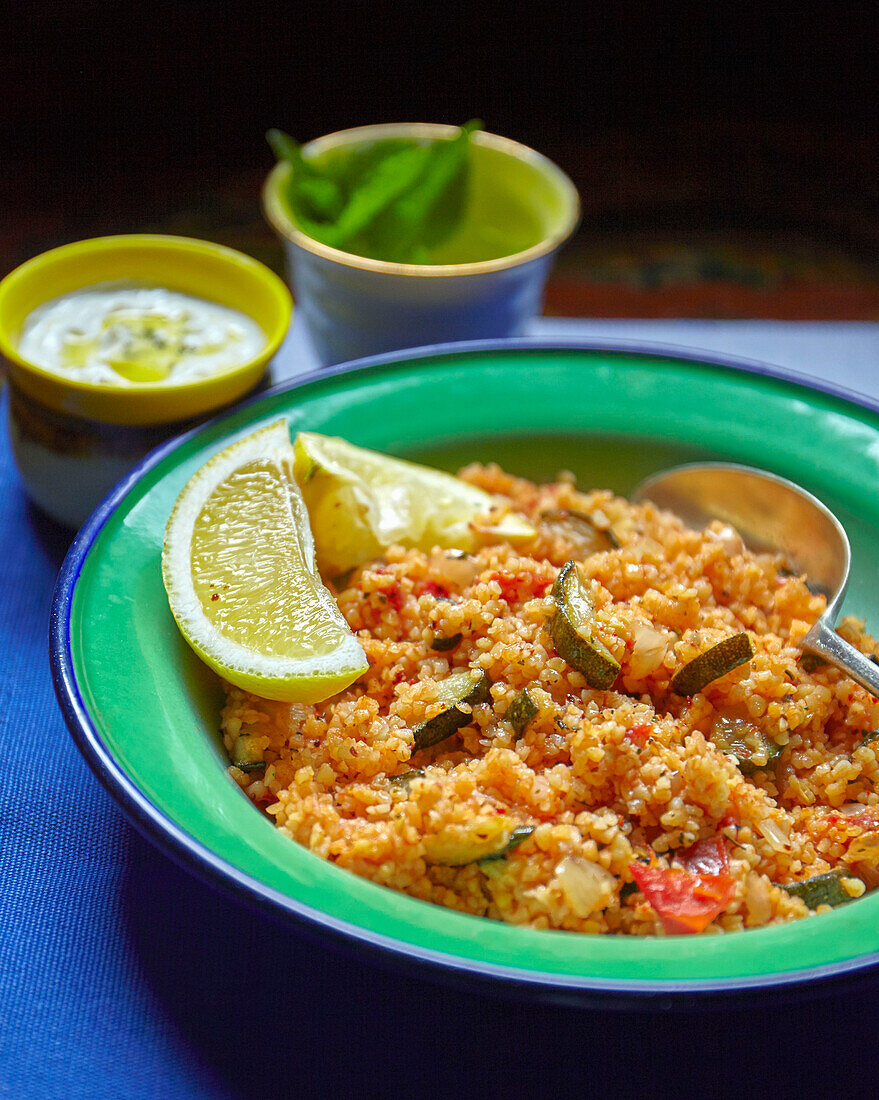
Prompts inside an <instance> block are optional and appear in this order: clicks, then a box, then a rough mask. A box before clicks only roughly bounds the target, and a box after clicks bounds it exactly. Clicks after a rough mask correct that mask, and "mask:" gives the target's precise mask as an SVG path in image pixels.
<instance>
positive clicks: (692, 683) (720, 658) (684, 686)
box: [671, 631, 754, 695]
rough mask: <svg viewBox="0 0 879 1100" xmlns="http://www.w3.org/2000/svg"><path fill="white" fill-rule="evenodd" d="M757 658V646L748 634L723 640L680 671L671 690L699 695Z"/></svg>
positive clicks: (734, 635)
mask: <svg viewBox="0 0 879 1100" xmlns="http://www.w3.org/2000/svg"><path fill="white" fill-rule="evenodd" d="M753 656H754V646H753V645H752V644H751V639H750V638H749V637H748V635H747V634H746V633H745V632H744V631H742V632H741V633H740V634H733V635H731V636H730V637H729V638H723V639H721V641H719V642H718V643H717V644H716V645H713V646H711V648H710V649H706V650H705V652H704V653H700V654H699V656H698V657H694V658H693V660H692V661H688V662H687V663H686V664H685V665H684V666H683V668H679V669H678V671H677V672H676V673H675V674H674V676H673V677H672V681H671V690H672V691H673V692H674V693H675V694H676V695H695V694H696V693H697V692H699V691H701V690H702V689H703V688H704V687H707V686H708V684H710V683H712V682H713V681H714V680H718V679H720V677H721V676H725V675H726V674H727V673H728V672H732V670H733V669H734V668H738V667H739V665H743V664H745V662H746V661H750V660H751V658H752V657H753Z"/></svg>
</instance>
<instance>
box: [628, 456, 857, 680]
mask: <svg viewBox="0 0 879 1100" xmlns="http://www.w3.org/2000/svg"><path fill="white" fill-rule="evenodd" d="M632 499H633V500H635V501H641V500H652V501H653V503H654V504H658V505H659V507H660V508H667V509H668V510H669V511H672V512H674V513H675V514H676V515H678V516H680V518H681V519H682V520H683V521H684V523H686V524H688V525H689V526H691V527H695V528H697V529H701V528H702V527H704V526H705V525H706V524H707V523H709V522H710V521H711V520H712V519H719V520H721V521H722V522H724V523H729V524H731V525H732V526H733V527H734V528H735V529H736V530H737V531H738V533H739V534H740V535H741V537H742V540H743V541H744V542H745V544H746V545H747V546H748V547H749V548H750V549H751V550H755V551H757V552H769V553H781V554H784V556H785V557H786V558H787V560H788V563H789V564H790V566H791V568H792V569H793V570H794V571H795V572H797V573H804V574H805V576H806V580H807V582H808V584H809V587H810V589H812V590H813V591H815V592H818V593H820V594H821V595H823V596H825V597H826V598H827V609H826V610H825V612H824V614H823V615H822V616H821V617H820V618H819V619H818V621H817V622H816V623H815V625H814V626H813V627H812V629H811V630H810V631H809V633H808V634H807V635H806V636H805V638H803V640H802V642H801V643H800V644H801V646H802V648H803V649H805V650H808V651H809V652H810V653H815V654H817V655H818V656H819V657H823V658H824V660H825V661H829V662H830V663H831V664H832V665H836V667H837V668H839V669H842V671H843V672H845V673H846V674H847V675H849V676H851V678H852V679H853V680H856V681H857V683H859V684H860V685H861V686H862V687H865V688H866V689H867V691H869V692H871V693H872V694H873V695H876V696H879V667H877V665H875V664H874V663H873V662H872V661H871V660H870V659H869V658H868V657H865V656H864V654H863V653H861V652H860V651H859V650H857V649H855V647H854V646H853V645H850V644H849V643H848V642H846V641H845V640H844V639H843V638H840V636H839V635H838V634H837V633H836V631H835V630H834V629H833V625H834V623H835V622H836V617H837V615H838V614H839V610H840V608H841V607H842V602H843V599H844V598H845V590H846V586H847V585H848V576H849V567H850V564H851V547H850V546H849V541H848V536H847V535H846V533H845V530H844V529H843V526H842V524H841V523H840V522H839V520H838V519H837V518H836V516H835V515H833V513H832V512H831V511H830V510H829V509H828V508H826V507H825V506H824V505H823V504H822V503H821V501H820V500H818V499H817V498H816V497H813V496H812V494H811V493H807V492H806V490H805V489H801V488H800V486H799V485H795V484H794V483H793V482H792V481H786V480H785V479H784V478H781V477H776V476H775V475H774V474H769V473H766V472H765V471H764V470H755V469H752V468H751V467H750V466H737V465H735V464H732V463H727V462H706V463H702V464H692V465H687V466H676V467H674V468H673V469H671V470H664V471H663V472H662V473H658V474H654V475H653V476H652V477H649V478H647V479H646V481H643V482H642V483H641V484H640V485H639V486H638V488H637V489H636V490H635V492H634V493H633V494H632Z"/></svg>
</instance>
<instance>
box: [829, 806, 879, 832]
mask: <svg viewBox="0 0 879 1100" xmlns="http://www.w3.org/2000/svg"><path fill="white" fill-rule="evenodd" d="M827 816H828V817H830V814H828V815H827ZM839 817H840V818H841V819H842V820H843V821H845V822H846V823H847V824H849V825H855V826H856V827H857V828H858V829H860V830H861V831H862V832H867V831H868V830H870V829H879V810H872V809H870V808H869V807H868V808H866V809H863V810H858V812H857V813H854V814H840V815H839Z"/></svg>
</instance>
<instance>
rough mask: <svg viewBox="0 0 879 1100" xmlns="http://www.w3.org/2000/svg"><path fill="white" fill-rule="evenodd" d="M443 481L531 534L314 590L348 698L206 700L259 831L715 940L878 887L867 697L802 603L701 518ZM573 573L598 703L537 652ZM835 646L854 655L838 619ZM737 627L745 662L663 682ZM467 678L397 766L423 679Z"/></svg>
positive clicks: (404, 887)
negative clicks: (486, 501) (259, 820)
mask: <svg viewBox="0 0 879 1100" xmlns="http://www.w3.org/2000/svg"><path fill="white" fill-rule="evenodd" d="M460 476H461V477H462V478H463V479H464V480H466V481H467V482H469V483H471V484H473V485H476V486H478V487H480V488H482V489H485V490H486V491H488V492H489V493H493V494H501V495H503V496H505V497H507V498H508V499H509V500H510V502H511V505H512V507H513V508H514V509H516V510H518V511H519V512H521V513H523V514H524V515H525V516H527V517H529V519H531V521H532V522H533V523H534V524H535V526H536V527H537V530H538V536H537V539H536V540H535V541H534V542H533V543H532V544H531V545H530V546H528V547H527V549H524V550H523V549H522V548H521V547H520V548H519V549H518V550H517V549H514V548H513V547H512V546H510V545H507V544H501V545H494V546H488V547H485V548H482V549H480V550H478V551H474V552H473V553H471V554H466V555H465V554H460V553H457V552H455V551H448V550H445V551H440V550H434V551H433V552H431V553H423V552H421V551H418V550H410V549H404V548H402V547H399V546H397V547H391V548H390V549H389V550H388V551H387V552H386V554H385V555H384V556H383V557H382V558H380V559H378V560H376V561H374V562H371V563H369V564H367V565H365V566H363V567H361V568H359V569H357V570H356V571H354V572H353V573H352V574H351V575H350V576H349V577H346V578H340V579H337V582H336V585H335V591H336V596H337V599H338V603H339V607H340V608H341V610H342V613H343V614H344V616H345V618H346V619H347V621H348V623H349V625H350V626H351V628H352V629H353V630H354V631H355V632H356V633H357V637H358V640H359V641H360V643H361V644H362V645H363V647H364V649H365V651H366V654H367V657H368V659H369V669H368V671H367V672H366V673H365V674H364V675H363V676H361V677H360V679H359V680H358V681H357V682H356V683H354V684H353V685H352V686H351V687H350V688H348V689H347V690H346V691H344V692H342V693H341V694H339V695H337V696H335V697H334V698H332V699H330V700H328V701H326V702H323V703H317V704H313V705H308V706H304V705H296V704H289V703H278V702H271V701H268V700H264V699H260V698H257V697H255V696H253V695H248V694H246V693H244V692H242V691H241V690H239V689H237V688H232V687H227V688H226V693H227V694H226V705H225V707H224V710H223V714H222V731H223V736H224V740H225V744H226V748H227V749H228V750H229V752H230V754H231V755H232V758H233V759H236V760H239V761H241V760H243V759H246V760H248V761H250V763H249V764H247V765H246V766H245V767H236V766H234V765H233V766H232V767H231V769H230V771H231V774H232V776H233V777H234V779H235V780H236V781H237V782H238V783H239V784H240V785H241V787H242V788H243V789H244V791H245V792H246V793H247V795H249V797H250V798H251V799H252V800H253V801H254V802H255V803H256V805H257V806H259V807H260V808H262V809H263V810H264V812H266V813H267V814H268V815H269V817H270V818H272V819H273V820H274V822H275V823H276V824H277V826H278V828H280V829H281V830H282V831H283V832H284V833H286V834H287V835H288V836H289V837H291V838H292V839H293V840H296V841H297V842H299V843H300V844H302V845H304V846H306V847H307V848H309V849H310V850H311V851H312V852H315V853H316V854H317V855H319V856H322V857H323V858H325V859H327V860H330V861H332V862H333V863H335V864H336V865H337V866H339V867H341V868H345V869H346V870H349V871H353V872H354V873H356V874H358V875H362V876H364V877H366V878H369V879H371V880H372V881H374V882H376V883H379V884H381V885H383V886H387V887H390V888H392V889H395V890H400V891H403V892H404V893H406V894H409V895H411V896H413V897H416V898H421V899H423V900H425V901H431V902H435V903H437V904H439V905H445V906H448V907H450V908H452V909H456V910H459V911H461V912H465V913H470V914H474V915H478V916H483V917H490V918H494V919H497V920H503V921H508V922H510V923H513V924H519V925H529V926H531V927H535V928H556V929H569V930H573V931H578V932H615V933H629V934H638V935H650V934H666V933H675V932H699V931H705V932H731V931H737V930H740V929H745V928H754V927H758V926H764V925H768V924H772V923H777V922H783V921H789V920H795V919H798V918H800V917H804V916H807V915H808V914H809V913H810V912H812V911H814V909H815V908H817V909H818V910H819V911H820V910H821V909H823V908H825V905H824V904H822V903H823V902H824V901H825V900H826V901H827V902H829V903H830V904H836V903H838V902H839V901H841V900H847V899H848V898H855V897H858V896H859V895H861V894H863V893H864V891H865V889H871V888H873V887H874V886H876V885H877V884H879V794H877V776H879V739H876V740H873V739H872V734H873V731H875V730H876V729H877V727H879V702H877V700H876V699H875V698H874V697H873V696H872V695H870V693H869V692H867V691H866V690H865V689H864V688H862V687H860V686H858V685H857V684H855V683H854V682H853V681H852V680H850V679H848V678H847V677H846V676H845V675H844V674H842V673H840V672H839V671H838V670H837V669H835V668H833V667H831V666H829V665H821V664H816V662H815V661H814V659H810V658H808V657H807V655H805V654H804V653H803V652H802V651H801V650H800V649H799V647H798V642H799V641H800V640H801V639H802V638H803V636H804V635H805V634H806V632H807V631H808V629H809V627H810V626H811V625H812V624H813V623H814V622H815V620H816V619H817V618H818V616H819V615H820V614H821V612H822V611H823V609H824V606H825V601H824V598H823V597H820V596H816V595H813V594H812V593H811V592H810V591H809V589H808V587H807V586H806V583H805V580H804V579H803V578H802V577H799V576H793V575H790V573H789V571H788V570H787V568H786V567H785V563H784V561H783V560H782V559H781V558H780V557H773V556H769V555H755V554H753V553H751V552H749V551H748V550H746V549H745V547H744V545H743V544H742V541H741V539H740V538H739V537H738V535H737V534H736V532H735V531H733V530H732V529H731V528H729V527H724V526H722V525H721V524H719V523H714V524H711V525H709V527H707V528H706V529H705V530H704V531H701V532H696V531H692V530H689V529H687V528H686V527H685V526H684V525H683V524H682V523H681V522H680V521H679V520H678V519H677V518H676V517H674V516H672V515H671V514H669V513H667V512H662V511H660V510H658V509H657V508H656V507H655V506H654V505H652V504H650V503H644V504H639V505H632V504H630V503H628V502H627V501H625V500H623V499H621V498H619V497H616V496H614V495H613V494H611V493H610V492H607V491H603V490H594V491H589V492H580V491H578V490H577V488H576V486H575V484H574V482H573V478H571V477H569V476H566V475H561V476H560V479H559V480H558V481H557V482H556V483H554V484H550V485H535V484H533V483H532V482H529V481H526V480H523V479H521V478H516V477H513V476H511V475H508V474H506V473H504V472H503V471H502V470H501V469H500V468H499V467H497V466H477V465H474V466H470V467H467V468H466V469H465V470H463V471H462V472H461V474H460ZM578 516H580V517H582V516H586V517H589V521H590V523H591V525H592V526H593V528H594V533H595V536H596V537H595V538H594V539H591V540H590V538H589V537H588V532H587V533H586V534H584V528H583V526H582V525H579V526H578V524H577V523H576V522H572V521H571V517H575V518H576V517H578ZM572 560H573V561H576V562H577V563H579V567H580V576H581V578H582V582H583V586H584V590H585V591H586V593H587V594H588V597H589V600H590V602H591V603H592V605H593V607H594V619H593V623H592V628H593V630H594V635H595V638H596V640H597V642H599V643H602V644H603V647H606V650H607V651H608V653H609V654H610V655H611V658H612V660H613V661H614V662H616V663H618V664H619V666H620V667H619V673H618V675H616V677H615V679H614V682H613V683H612V685H611V686H610V687H608V688H605V689H596V688H593V687H590V686H589V684H588V683H587V679H586V677H585V676H584V675H583V674H582V672H580V671H577V669H576V668H574V667H572V666H571V665H570V664H569V663H568V662H567V661H566V660H565V659H564V658H563V657H562V656H561V655H560V654H559V652H558V651H557V649H556V646H555V644H554V642H553V636H552V629H551V627H552V622H553V617H554V615H555V614H556V613H557V601H556V599H555V598H554V595H553V591H552V590H553V585H554V583H555V582H556V578H557V576H558V575H559V573H560V571H561V570H562V569H563V567H564V566H565V564H566V563H567V562H569V561H572ZM839 631H840V633H841V634H843V635H844V636H845V637H846V638H847V639H848V640H849V641H850V642H852V643H853V644H854V645H856V646H857V647H858V648H859V649H860V650H861V651H862V652H864V653H866V654H869V655H873V654H874V653H875V652H876V643H875V642H874V640H873V638H871V637H870V636H869V635H867V634H866V633H865V632H864V628H863V624H862V623H860V622H858V621H856V620H855V619H853V618H851V617H850V618H848V619H845V620H844V621H843V622H842V623H841V624H840V626H839ZM742 634H744V635H746V636H747V638H748V639H749V640H750V648H751V649H752V650H753V655H752V656H751V657H750V659H747V660H745V661H744V662H743V663H741V664H739V665H738V666H737V667H735V668H732V669H731V670H730V671H727V672H725V673H724V674H723V675H720V676H719V677H717V678H715V679H713V680H712V681H711V682H709V683H708V684H706V685H705V686H704V687H703V688H702V690H699V691H696V692H695V693H694V694H693V695H692V696H683V695H680V694H678V693H676V692H675V691H674V690H673V688H672V679H673V677H674V676H675V673H676V672H678V671H679V670H680V669H681V668H682V667H683V666H685V665H687V664H688V663H689V662H691V661H693V660H694V658H696V657H698V656H699V655H700V654H702V653H704V652H705V651H706V650H709V649H711V647H713V646H715V645H717V644H718V643H721V642H724V640H725V639H730V638H732V637H733V636H735V635H742ZM466 669H474V670H477V671H479V670H481V671H482V672H484V673H485V675H486V677H487V680H486V681H485V682H486V684H487V685H490V686H488V690H487V693H486V695H485V697H484V698H485V701H483V702H479V701H474V702H473V703H472V705H471V704H470V703H468V702H466V701H461V702H459V703H458V705H457V709H458V711H459V712H461V715H460V718H459V722H461V723H463V725H461V727H460V728H459V729H457V730H455V731H453V732H451V734H450V735H449V736H446V737H445V738H444V739H442V740H440V741H439V742H438V743H437V744H434V745H431V746H429V747H426V748H421V749H417V748H416V747H415V740H416V731H418V730H419V729H422V728H423V727H424V726H425V724H426V723H429V722H431V721H432V720H434V719H435V718H436V716H437V715H439V714H441V713H443V711H444V710H448V703H447V701H446V700H444V697H443V693H442V687H441V685H442V684H443V681H444V680H446V679H447V678H448V677H449V675H450V673H452V672H453V671H455V670H466ZM679 682H680V681H679ZM730 731H732V734H733V735H734V736H733V737H732V741H731V740H730V736H731V734H730ZM736 739H737V740H736ZM732 742H735V743H736V744H739V743H742V742H748V743H749V744H750V745H751V746H752V748H753V747H754V746H756V748H755V749H754V751H753V752H752V753H751V755H750V756H747V754H745V755H743V754H742V753H741V752H739V753H738V755H737V754H736V752H732V751H729V750H730V745H731V743H732ZM724 750H726V751H724ZM761 753H762V755H761ZM819 876H827V877H826V878H823V879H819V885H820V886H821V887H822V889H820V890H819V891H818V892H817V893H814V892H811V893H810V892H809V891H808V890H801V891H800V892H801V893H803V894H804V896H805V898H806V900H803V897H801V896H797V892H796V891H797V889H798V888H797V886H796V885H795V884H797V883H802V882H805V881H807V880H812V879H816V878H818V877H819ZM779 884H785V885H786V886H787V887H788V889H785V888H784V886H783V885H779ZM826 884H829V885H830V892H829V893H828V892H822V891H823V886H824V885H826ZM790 890H793V891H794V892H789V891H790ZM807 901H808V902H809V903H810V905H811V906H812V908H810V907H809V905H807Z"/></svg>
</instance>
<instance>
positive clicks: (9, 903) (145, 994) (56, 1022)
mask: <svg viewBox="0 0 879 1100" xmlns="http://www.w3.org/2000/svg"><path fill="white" fill-rule="evenodd" d="M69 538H70V536H69V533H67V532H64V531H62V530H60V529H59V528H56V527H55V526H54V525H53V524H51V523H50V522H49V521H48V520H46V519H45V518H43V517H42V516H41V515H40V513H38V512H37V511H36V510H35V509H34V508H33V507H32V506H31V505H29V503H28V502H27V500H26V499H25V497H24V495H23V492H22V489H21V487H20V484H19V482H18V479H17V476H16V473H15V470H14V468H13V465H12V459H11V455H10V453H9V446H8V441H7V438H6V434H5V432H4V433H3V434H2V438H0V561H2V563H3V580H4V583H3V585H2V588H0V643H2V644H0V693H2V707H0V716H2V717H0V722H2V741H0V744H2V770H0V775H2V780H0V1096H3V1097H13V1098H18V1097H28V1098H30V1097H33V1096H41V1097H46V1098H54V1097H63V1098H69V1100H78V1098H81V1097H111V1096H112V1097H126V1098H128V1097H131V1098H139V1097H151V1098H153V1097H162V1098H170V1100H173V1098H177V1097H208V1098H212V1097H234V1096H280V1097H287V1096H295V1097H302V1098H310V1097H347V1096H351V1097H354V1096H358V1097H362V1096H365V1097H380V1096H388V1097H396V1096H410V1095H411V1096H418V1095H428V1096H433V1095H436V1096H440V1095H446V1094H448V1093H449V1092H450V1090H457V1092H458V1093H459V1094H460V1095H462V1096H474V1095H478V1094H483V1095H485V1096H489V1097H490V1096H505V1097H509V1096H525V1097H528V1096H551V1095H553V1094H555V1093H559V1094H563V1095H570V1094H574V1095H583V1096H598V1095H601V1096H610V1097H612V1096H620V1097H626V1096H632V1095H636V1094H640V1092H641V1091H642V1090H644V1089H646V1090H647V1092H648V1095H654V1096H657V1097H658V1096H662V1095H668V1092H667V1091H665V1090H668V1089H670V1088H674V1091H675V1093H676V1094H678V1095H680V1096H688V1095H705V1094H708V1095H713V1094H716V1095H724V1096H727V1095H729V1096H733V1095H748V1094H750V1095H768V1094H769V1090H770V1087H771V1086H776V1087H777V1090H778V1095H780V1096H786V1095H792V1094H793V1093H794V1092H795V1091H796V1090H797V1089H801V1090H802V1091H803V1095H815V1094H816V1092H815V1089H816V1086H817V1084H818V1082H819V1081H821V1080H824V1079H826V1081H827V1082H828V1086H829V1087H832V1089H833V1092H834V1094H841V1093H842V1092H844V1091H845V1090H846V1088H850V1089H852V1090H853V1091H857V1092H859V1093H860V1094H863V1095H866V1094H867V1093H868V1092H869V1091H870V1089H871V1088H872V1086H871V1085H870V1083H869V1082H870V1079H871V1077H872V1075H873V1074H874V1073H875V1071H876V1069H877V1068H879V1061H877V1054H876V1049H877V1048H876V1039H875V1035H876V1020H877V1019H879V991H877V989H876V987H875V984H874V983H873V982H872V981H867V980H865V979H862V978H857V979H852V980H850V981H847V982H846V981H841V982H837V983H836V984H835V985H833V986H832V987H824V988H822V989H820V990H816V989H812V990H803V991H800V993H799V994H798V997H797V1000H796V1002H795V1003H788V1002H786V1001H780V1000H779V998H778V997H776V996H775V995H772V994H758V995H757V996H752V997H751V998H749V999H748V1000H747V1001H746V1002H742V1001H736V1002H734V1003H733V1002H731V1003H730V1004H729V1005H728V1006H726V1007H725V1008H724V1009H722V1010H721V1011H704V1010H698V1011H696V1010H694V1011H689V1012H683V1013H681V1012H673V1013H669V1012H668V1010H667V1009H668V1005H667V1004H666V1003H665V1002H664V1001H659V1002H656V1003H653V1004H652V1005H651V1007H650V1010H649V1011H647V1012H641V1013H633V1012H617V1011H610V1010H604V1011H602V1010H596V1009H587V1008H579V1007H570V1006H565V1005H563V1004H559V1005H545V1004H544V1005H540V1004H530V1003H527V1002H525V1001H515V1000H509V999H501V998H500V997H494V996H491V995H488V994H482V993H474V992H462V991H460V990H458V989H456V988H454V987H451V986H446V985H440V984H434V982H433V981H428V980H425V979H424V978H423V977H421V976H420V974H419V973H418V972H417V971H413V970H410V971H408V972H402V971H396V970H393V969H390V968H388V969H385V968H382V967H379V966H376V965H374V964H373V963H370V962H367V961H365V960H363V959H361V958H358V957H357V956H356V955H346V954H344V953H341V952H339V951H337V950H336V949H331V948H328V947H326V946H325V945H323V944H322V943H321V942H319V941H318V940H316V939H313V938H311V937H310V936H309V935H308V934H307V933H306V932H304V931H302V930H300V929H291V928H289V927H287V926H284V925H282V924H281V923H279V922H276V921H274V920H273V919H272V918H270V917H266V916H265V915H263V914H260V913H257V912H254V911H251V910H250V909H249V908H247V907H246V906H245V905H243V904H242V903H241V902H239V901H237V900H232V899H230V898H228V897H227V896H225V895H224V894H222V893H220V892H219V891H218V890H217V889H216V888H215V887H214V886H212V885H206V884H204V883H202V882H201V881H199V880H198V879H196V878H194V877H193V876H192V875H191V874H190V873H188V872H187V871H184V870H181V869H179V868H178V867H177V866H176V865H175V864H174V863H172V862H171V861H170V860H169V859H168V858H167V857H165V856H164V855H163V854H161V853H160V852H159V851H158V850H157V849H155V848H154V847H153V846H152V845H151V844H150V843H149V842H148V841H146V840H145V839H143V838H142V837H141V836H140V834H139V833H137V832H136V831H135V830H134V829H133V828H132V827H131V826H130V825H129V824H128V822H127V820H126V819H125V818H124V817H123V815H122V813H121V811H119V810H118V809H117V807H116V805H115V803H114V802H113V801H112V799H111V798H110V797H109V795H107V794H106V793H105V792H104V790H103V789H102V788H101V787H100V785H99V784H98V782H97V781H96V780H95V779H94V778H93V776H92V775H91V773H90V772H89V770H88V768H87V767H86V765H85V764H84V762H83V760H82V759H81V758H80V756H79V754H78V752H77V750H76V749H75V747H74V745H73V742H72V740H71V738H70V736H69V734H68V732H67V730H66V728H65V726H64V723H63V721H62V718H61V714H60V711H59V708H58V706H57V703H56V700H55V697H54V693H53V689H52V684H51V679H50V674H49V665H48V659H47V624H48V615H49V608H50V603H51V596H52V589H53V584H54V579H55V575H56V573H57V570H58V568H59V566H60V564H61V561H62V559H63V556H64V553H65V551H66V548H67V545H68V542H69ZM745 934H747V933H745ZM825 1074H826V1078H825V1077H824V1075H825ZM743 1075H745V1076H743ZM865 1090H866V1091H865Z"/></svg>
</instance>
